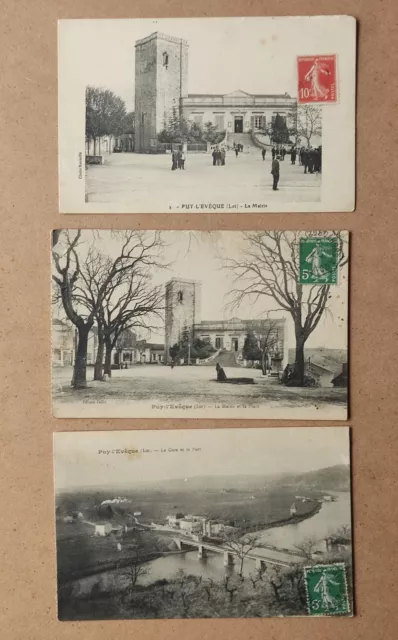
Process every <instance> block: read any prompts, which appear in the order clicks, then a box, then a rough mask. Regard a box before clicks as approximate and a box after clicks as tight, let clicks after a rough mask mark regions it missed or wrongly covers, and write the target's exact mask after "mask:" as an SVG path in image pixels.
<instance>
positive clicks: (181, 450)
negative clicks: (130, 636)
mask: <svg viewBox="0 0 398 640" xmlns="http://www.w3.org/2000/svg"><path fill="white" fill-rule="evenodd" d="M54 459H55V460H54V463H55V501H56V513H55V517H56V541H57V568H58V615H59V618H60V619H61V620H91V619H96V620H103V619H120V618H124V619H132V618H136V619H137V618H147V619H157V618H231V617H233V618H251V617H256V618H259V617H270V616H306V615H309V616H327V615H333V616H349V615H352V608H353V605H352V593H353V591H352V542H351V496H350V447H349V429H348V428H346V427H336V428H335V427H322V428H318V427H310V428H308V427H304V428H302V427H301V428H300V427H295V428H284V427H282V428H279V429H275V428H269V429H248V428H246V429H216V430H205V429H191V430H186V429H184V430H181V429H179V430H173V431H165V430H160V431H115V432H113V433H112V432H103V431H102V432H95V431H94V432H93V431H91V432H90V431H88V432H74V433H56V434H55V435H54Z"/></svg>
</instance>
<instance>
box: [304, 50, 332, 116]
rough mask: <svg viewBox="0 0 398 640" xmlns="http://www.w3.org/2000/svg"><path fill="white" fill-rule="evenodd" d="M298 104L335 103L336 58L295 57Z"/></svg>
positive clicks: (323, 56)
mask: <svg viewBox="0 0 398 640" xmlns="http://www.w3.org/2000/svg"><path fill="white" fill-rule="evenodd" d="M297 81H298V103H299V104H310V103H318V104H319V103H321V104H324V103H325V102H326V103H328V102H331V103H334V102H337V82H336V56H335V55H327V56H325V55H322V56H298V57H297Z"/></svg>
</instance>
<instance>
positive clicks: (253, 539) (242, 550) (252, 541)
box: [223, 528, 264, 576]
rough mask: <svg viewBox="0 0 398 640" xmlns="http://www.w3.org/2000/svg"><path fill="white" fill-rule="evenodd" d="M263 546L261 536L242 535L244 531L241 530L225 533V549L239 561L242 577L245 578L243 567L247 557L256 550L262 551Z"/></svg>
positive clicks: (255, 534)
mask: <svg viewBox="0 0 398 640" xmlns="http://www.w3.org/2000/svg"><path fill="white" fill-rule="evenodd" d="M263 546H264V545H263V543H262V540H261V534H258V533H245V534H242V531H241V530H239V528H238V529H237V530H235V531H232V532H228V533H224V536H223V548H224V549H226V550H228V551H231V552H232V553H233V555H234V556H236V557H237V558H238V560H239V575H240V576H243V565H244V562H245V560H246V558H247V556H249V555H250V554H251V553H252V552H253V551H254V550H255V549H261V548H262V547H263Z"/></svg>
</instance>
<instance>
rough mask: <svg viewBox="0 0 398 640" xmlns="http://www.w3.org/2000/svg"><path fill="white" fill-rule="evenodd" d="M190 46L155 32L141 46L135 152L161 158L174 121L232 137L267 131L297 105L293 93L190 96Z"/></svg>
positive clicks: (138, 47) (138, 48) (137, 49)
mask: <svg viewBox="0 0 398 640" xmlns="http://www.w3.org/2000/svg"><path fill="white" fill-rule="evenodd" d="M188 47H189V45H188V42H187V41H186V40H183V39H181V38H174V37H173V36H168V35H166V34H165V33H159V32H155V33H152V34H151V35H149V36H147V37H146V38H142V39H141V40H138V41H137V42H136V44H135V151H137V152H138V153H151V152H155V151H156V149H157V144H158V134H159V133H160V132H161V131H162V130H163V129H164V126H165V123H166V122H167V121H168V120H169V119H170V117H172V116H173V113H174V114H175V115H176V116H179V115H182V116H184V117H185V118H186V119H187V120H190V121H193V122H196V123H197V124H199V125H204V124H206V123H208V122H211V123H212V124H213V125H215V126H216V127H217V129H218V130H219V131H220V132H222V131H226V132H227V134H245V133H246V134H247V133H249V132H251V131H254V130H256V129H258V130H263V129H264V128H265V127H266V126H267V125H269V124H271V123H272V121H273V119H274V118H275V117H276V115H277V114H279V115H281V116H282V117H285V118H287V115H288V113H289V111H290V110H291V109H292V108H293V107H294V106H295V105H296V99H295V98H292V97H291V96H290V95H289V94H288V93H284V94H272V93H270V94H259V95H251V94H249V93H246V92H245V91H242V90H236V91H233V92H231V93H227V94H225V95H223V94H196V93H192V94H189V93H188Z"/></svg>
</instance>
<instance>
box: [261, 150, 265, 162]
mask: <svg viewBox="0 0 398 640" xmlns="http://www.w3.org/2000/svg"><path fill="white" fill-rule="evenodd" d="M261 155H262V156H263V160H265V147H263V150H262V151H261Z"/></svg>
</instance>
